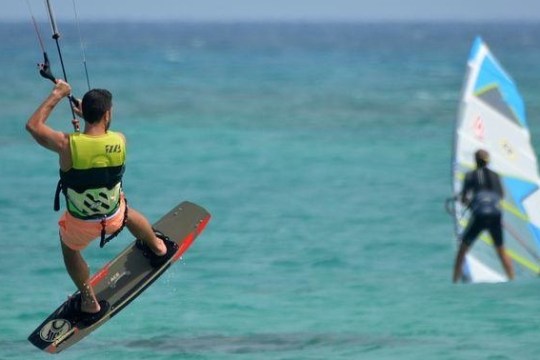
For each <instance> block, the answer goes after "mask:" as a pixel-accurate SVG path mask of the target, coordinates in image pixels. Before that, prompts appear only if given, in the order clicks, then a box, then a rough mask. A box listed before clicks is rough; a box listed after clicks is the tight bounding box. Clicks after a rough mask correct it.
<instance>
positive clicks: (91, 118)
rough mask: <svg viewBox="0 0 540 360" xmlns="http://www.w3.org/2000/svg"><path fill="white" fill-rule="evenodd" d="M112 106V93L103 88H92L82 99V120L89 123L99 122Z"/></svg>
mask: <svg viewBox="0 0 540 360" xmlns="http://www.w3.org/2000/svg"><path fill="white" fill-rule="evenodd" d="M111 107H112V94H111V93H110V92H109V91H108V90H105V89H92V90H90V91H89V92H87V93H86V94H84V97H83V99H82V112H83V117H84V120H85V121H87V122H88V123H90V124H94V123H97V122H99V120H101V118H102V117H103V115H104V114H105V112H106V111H107V110H110V109H111Z"/></svg>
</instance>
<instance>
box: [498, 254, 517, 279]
mask: <svg viewBox="0 0 540 360" xmlns="http://www.w3.org/2000/svg"><path fill="white" fill-rule="evenodd" d="M495 250H497V255H499V259H500V260H501V263H502V266H503V268H504V271H505V272H506V276H507V277H508V280H513V279H514V268H513V266H512V261H511V260H510V258H509V257H508V255H507V254H506V250H505V249H504V246H497V247H495Z"/></svg>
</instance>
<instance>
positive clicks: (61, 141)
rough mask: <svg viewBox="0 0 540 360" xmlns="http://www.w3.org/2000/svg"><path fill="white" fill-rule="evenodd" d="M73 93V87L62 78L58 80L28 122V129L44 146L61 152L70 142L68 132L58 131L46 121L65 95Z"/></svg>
mask: <svg viewBox="0 0 540 360" xmlns="http://www.w3.org/2000/svg"><path fill="white" fill-rule="evenodd" d="M70 93H71V87H70V86H69V84H68V83H66V82H65V81H62V80H57V81H56V85H55V86H54V89H53V90H52V91H51V93H50V94H49V96H48V97H47V99H45V101H43V103H42V104H41V105H40V106H39V107H38V108H37V110H36V111H35V112H34V114H32V116H31V117H30V118H29V119H28V121H27V122H26V130H27V131H28V132H29V133H30V134H31V135H32V137H33V138H34V139H35V140H36V141H37V142H38V143H39V144H40V145H41V146H43V147H45V148H47V149H49V150H52V151H55V152H57V153H60V152H61V151H62V150H63V149H64V148H65V147H66V146H67V144H68V141H69V137H68V135H67V134H66V133H63V132H61V131H56V130H54V129H52V128H51V127H50V126H48V125H46V124H45V122H46V121H47V119H48V118H49V115H50V114H51V112H52V111H53V109H54V108H55V106H56V105H57V104H58V103H59V102H60V100H62V99H63V98H64V97H66V96H68V95H69V94H70Z"/></svg>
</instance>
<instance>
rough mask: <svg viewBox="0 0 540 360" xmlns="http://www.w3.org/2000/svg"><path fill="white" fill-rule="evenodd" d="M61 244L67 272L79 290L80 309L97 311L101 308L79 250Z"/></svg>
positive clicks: (91, 311) (88, 311) (90, 311)
mask: <svg viewBox="0 0 540 360" xmlns="http://www.w3.org/2000/svg"><path fill="white" fill-rule="evenodd" d="M60 243H61V244H62V254H63V255H64V264H65V265H66V269H67V272H68V274H69V276H70V277H71V279H72V280H73V282H74V283H75V286H77V289H79V291H80V292H81V311H83V312H87V313H97V312H99V310H100V309H101V307H100V306H99V303H98V301H97V299H96V295H95V294H94V289H92V286H90V283H89V280H90V271H89V270H88V265H87V264H86V261H84V259H83V257H82V255H81V253H80V251H77V250H72V249H70V248H69V247H67V246H66V244H64V242H63V241H60Z"/></svg>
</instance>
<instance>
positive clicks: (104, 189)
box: [55, 131, 126, 220]
mask: <svg viewBox="0 0 540 360" xmlns="http://www.w3.org/2000/svg"><path fill="white" fill-rule="evenodd" d="M69 145H70V150H71V160H72V164H73V165H72V168H71V169H69V170H68V171H62V170H60V183H59V188H58V189H57V197H58V195H59V191H60V189H61V190H62V192H63V193H64V195H65V197H66V205H67V210H68V211H69V213H70V214H72V215H73V216H75V217H77V218H80V219H85V220H87V219H98V218H103V217H107V216H110V215H112V214H113V213H114V212H115V211H116V210H117V209H118V207H119V205H120V194H121V192H122V185H121V184H122V176H123V174H124V170H125V161H126V145H125V142H124V139H123V137H122V136H121V135H120V134H118V133H116V132H113V131H108V132H107V133H106V134H104V135H99V136H91V135H86V134H82V133H73V134H70V136H69ZM59 207H60V205H59V200H58V199H57V198H56V199H55V209H56V210H58V208H59Z"/></svg>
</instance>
